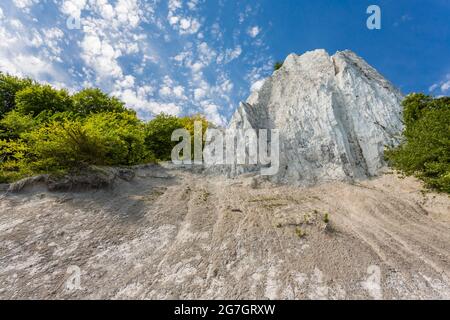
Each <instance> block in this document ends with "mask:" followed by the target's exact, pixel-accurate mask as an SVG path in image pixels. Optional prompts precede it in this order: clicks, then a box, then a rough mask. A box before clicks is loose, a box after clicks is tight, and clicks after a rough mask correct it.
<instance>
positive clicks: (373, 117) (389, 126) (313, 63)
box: [206, 50, 402, 184]
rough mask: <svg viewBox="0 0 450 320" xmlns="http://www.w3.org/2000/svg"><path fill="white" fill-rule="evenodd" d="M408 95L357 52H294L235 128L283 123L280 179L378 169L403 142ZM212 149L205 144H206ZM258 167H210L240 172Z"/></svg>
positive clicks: (353, 175)
mask: <svg viewBox="0 0 450 320" xmlns="http://www.w3.org/2000/svg"><path fill="white" fill-rule="evenodd" d="M401 100H402V94H401V93H400V91H399V90H397V89H396V88H395V87H394V86H393V85H392V84H391V83H390V82H389V81H388V80H386V79H385V78H384V77H383V76H382V75H380V74H379V73H378V72H377V71H376V70H375V69H374V68H372V67H371V66H370V65H369V64H367V63H366V62H365V61H364V60H363V59H362V58H360V57H358V56H357V55H356V54H355V53H353V52H351V51H348V50H346V51H342V52H337V53H336V54H334V55H333V56H330V55H328V53H327V52H326V51H325V50H315V51H310V52H306V53H305V54H303V55H301V56H298V55H295V54H291V55H289V56H288V57H287V58H286V60H285V61H284V63H283V66H282V67H281V68H280V69H279V70H277V71H275V72H274V74H273V75H272V76H271V77H269V78H267V79H266V80H265V81H264V84H263V85H262V87H261V88H260V89H259V90H257V91H254V92H253V93H252V94H251V95H250V97H249V98H248V99H247V101H246V102H243V103H241V104H240V106H239V108H238V109H237V110H236V112H235V114H234V115H233V117H232V119H231V121H230V125H229V127H230V128H235V129H247V128H253V129H278V130H279V134H280V165H279V170H278V173H277V174H276V175H274V176H272V177H271V178H272V180H274V181H277V182H287V183H296V184H314V183H316V182H323V181H329V180H352V179H360V178H366V177H370V176H374V175H376V174H377V173H378V172H379V170H380V169H381V168H382V167H383V166H384V161H383V152H384V149H385V147H386V146H392V145H395V144H397V143H398V142H399V139H400V133H401V131H402V122H401V106H400V103H401ZM208 148H211V146H210V145H207V146H206V150H208ZM255 169H256V168H255V166H241V165H229V166H215V165H210V166H208V168H207V170H209V171H211V172H222V173H226V174H228V175H229V176H234V175H237V174H240V173H244V172H246V171H250V170H255Z"/></svg>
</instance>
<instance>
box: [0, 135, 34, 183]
mask: <svg viewBox="0 0 450 320" xmlns="http://www.w3.org/2000/svg"><path fill="white" fill-rule="evenodd" d="M27 153H28V146H27V144H26V143H24V142H23V141H22V140H17V141H7V140H4V139H2V140H0V183H4V182H10V181H14V180H17V179H20V178H22V177H24V176H27V175H29V174H31V171H30V169H29V168H27V166H26V165H25V162H24V160H25V157H26V155H27Z"/></svg>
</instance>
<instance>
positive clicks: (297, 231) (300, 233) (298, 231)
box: [295, 227, 306, 238]
mask: <svg viewBox="0 0 450 320" xmlns="http://www.w3.org/2000/svg"><path fill="white" fill-rule="evenodd" d="M295 234H296V235H297V237H299V238H303V237H305V236H306V232H305V231H303V230H302V228H300V227H296V228H295Z"/></svg>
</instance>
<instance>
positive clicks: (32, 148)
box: [0, 73, 208, 182]
mask: <svg viewBox="0 0 450 320" xmlns="http://www.w3.org/2000/svg"><path fill="white" fill-rule="evenodd" d="M0 99H1V100H0V103H1V105H0V182H11V181H14V180H17V179H19V178H22V177H26V176H30V175H33V174H38V173H64V172H67V171H72V170H77V169H80V168H85V167H86V166H90V165H98V166H118V165H135V164H139V163H148V162H154V161H155V159H158V160H169V159H170V156H171V151H172V148H173V146H175V144H177V142H172V141H171V135H172V132H173V131H174V130H175V129H179V128H186V129H187V130H188V131H189V132H191V134H192V135H193V132H194V122H195V121H201V123H202V130H203V133H204V132H205V131H206V128H207V126H208V122H207V121H206V120H205V118H203V117H201V116H193V117H184V118H178V117H174V116H168V115H164V114H161V115H158V116H156V118H155V119H153V120H152V121H150V122H149V123H147V124H145V123H144V122H143V121H141V120H139V119H138V118H137V116H136V112H134V111H132V110H130V109H127V108H125V105H124V103H123V102H121V101H120V100H118V99H117V98H114V97H109V96H108V95H107V94H105V93H103V92H102V91H101V90H99V89H92V88H89V89H84V90H81V91H80V92H78V93H75V94H74V95H72V96H70V95H69V94H68V93H67V91H66V90H57V89H54V88H52V87H51V86H49V85H40V84H38V83H35V82H33V81H32V80H30V79H19V78H15V77H11V76H6V75H3V74H2V73H0Z"/></svg>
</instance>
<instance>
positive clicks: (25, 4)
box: [13, 0, 39, 9]
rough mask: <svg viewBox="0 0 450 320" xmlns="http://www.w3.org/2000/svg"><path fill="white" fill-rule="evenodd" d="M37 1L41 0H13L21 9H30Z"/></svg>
mask: <svg viewBox="0 0 450 320" xmlns="http://www.w3.org/2000/svg"><path fill="white" fill-rule="evenodd" d="M37 2H39V0H13V3H14V5H15V6H16V7H17V8H19V9H29V8H30V7H31V6H32V5H34V4H35V3H37Z"/></svg>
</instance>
